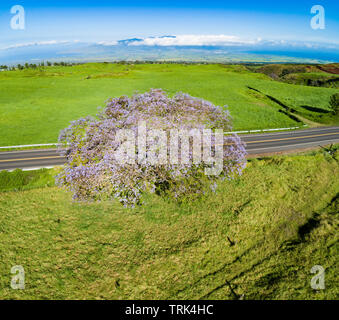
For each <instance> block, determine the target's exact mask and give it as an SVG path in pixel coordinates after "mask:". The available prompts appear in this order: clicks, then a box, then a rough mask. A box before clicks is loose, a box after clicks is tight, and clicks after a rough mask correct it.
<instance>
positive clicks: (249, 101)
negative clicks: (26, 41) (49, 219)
mask: <svg viewBox="0 0 339 320" xmlns="http://www.w3.org/2000/svg"><path fill="white" fill-rule="evenodd" d="M87 78H88V79H87ZM247 86H251V87H254V88H258V89H261V90H262V91H264V90H267V93H272V95H274V96H275V95H277V97H278V98H283V99H284V100H286V101H287V102H288V103H290V104H291V105H295V104H305V105H311V106H316V107H318V108H325V109H326V108H327V104H328V101H329V97H330V95H331V94H332V93H333V92H335V91H334V89H327V88H304V87H302V86H296V85H295V86H294V85H287V84H284V83H278V82H275V81H272V80H270V79H269V78H268V77H267V76H265V75H262V74H254V73H249V72H247V71H245V69H244V67H241V66H220V65H193V66H192V65H191V66H185V65H135V66H124V65H112V64H86V65H79V66H73V67H48V68H45V69H42V71H39V70H36V71H34V70H23V71H10V72H1V73H0V128H1V132H0V145H2V146H5V145H18V144H31V143H48V142H55V141H56V140H57V136H58V133H59V131H60V129H62V128H64V127H65V126H67V125H68V124H69V122H70V121H71V120H74V119H77V118H79V117H81V116H86V115H89V114H92V115H95V114H96V112H97V107H98V106H100V105H101V106H103V105H104V101H105V100H107V99H108V98H109V97H114V96H119V95H123V94H128V95H130V94H132V93H134V92H135V91H136V90H139V91H141V92H143V91H146V90H148V89H150V88H163V89H165V90H167V91H168V92H169V93H171V94H174V93H175V92H177V91H183V92H187V93H190V94H191V95H193V96H198V97H202V98H205V99H207V100H210V101H212V102H214V103H216V104H219V105H229V108H230V111H231V114H232V116H233V117H234V129H236V130H242V129H254V128H255V129H257V128H274V127H275V128H277V127H288V126H294V125H296V122H295V121H293V120H292V119H290V118H289V117H287V116H286V115H284V114H282V113H279V112H278V109H279V107H278V106H277V105H276V104H274V103H271V102H268V101H263V100H261V99H258V98H257V97H253V96H252V95H250V94H249V90H248V89H247Z"/></svg>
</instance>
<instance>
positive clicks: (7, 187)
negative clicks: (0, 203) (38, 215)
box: [0, 168, 58, 192]
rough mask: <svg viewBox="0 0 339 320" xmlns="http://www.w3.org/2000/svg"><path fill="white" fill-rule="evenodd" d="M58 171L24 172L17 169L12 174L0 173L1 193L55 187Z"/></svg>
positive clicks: (4, 171)
mask: <svg viewBox="0 0 339 320" xmlns="http://www.w3.org/2000/svg"><path fill="white" fill-rule="evenodd" d="M57 172H58V169H57V168H55V169H40V170H33V171H22V170H20V169H16V170H14V171H12V172H8V171H6V170H3V171H0V192H4V191H19V190H20V191H21V190H29V189H35V188H43V187H51V186H54V181H55V179H54V177H55V176H56V175H57Z"/></svg>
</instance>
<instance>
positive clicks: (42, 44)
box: [1, 40, 78, 50]
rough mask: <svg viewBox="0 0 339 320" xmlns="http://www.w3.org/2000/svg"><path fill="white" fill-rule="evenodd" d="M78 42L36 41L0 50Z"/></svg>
mask: <svg viewBox="0 0 339 320" xmlns="http://www.w3.org/2000/svg"><path fill="white" fill-rule="evenodd" d="M73 42H78V41H77V40H75V41H57V40H49V41H36V42H26V43H17V44H13V45H10V46H7V47H3V48H1V49H2V50H8V49H17V48H24V47H33V46H45V45H54V44H68V43H73Z"/></svg>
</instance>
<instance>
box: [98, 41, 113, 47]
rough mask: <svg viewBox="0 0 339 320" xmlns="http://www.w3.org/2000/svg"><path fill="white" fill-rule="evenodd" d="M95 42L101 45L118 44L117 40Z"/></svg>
mask: <svg viewBox="0 0 339 320" xmlns="http://www.w3.org/2000/svg"><path fill="white" fill-rule="evenodd" d="M96 44H99V45H102V46H115V45H117V44H118V41H100V42H97V43H96Z"/></svg>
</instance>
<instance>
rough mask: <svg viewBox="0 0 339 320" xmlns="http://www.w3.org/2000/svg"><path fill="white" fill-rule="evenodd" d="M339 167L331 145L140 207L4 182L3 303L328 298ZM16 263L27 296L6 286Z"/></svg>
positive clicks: (255, 163)
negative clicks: (195, 195) (185, 199)
mask: <svg viewBox="0 0 339 320" xmlns="http://www.w3.org/2000/svg"><path fill="white" fill-rule="evenodd" d="M338 161H339V154H338V150H337V151H335V148H332V149H331V150H328V151H324V150H321V151H318V152H312V153H307V154H301V155H290V156H277V157H269V158H262V159H252V160H251V161H250V162H249V163H248V166H247V168H246V169H245V171H244V174H243V175H242V176H241V177H240V178H238V179H236V180H234V181H225V182H223V183H221V184H220V185H219V187H218V189H217V193H216V194H213V193H211V194H208V195H206V197H204V198H203V199H201V201H196V202H191V203H185V204H183V205H178V204H175V203H173V202H170V201H166V200H164V199H162V198H160V197H157V196H155V195H154V196H149V197H148V198H147V201H146V204H145V205H144V206H142V207H138V208H136V209H124V208H122V207H121V206H120V205H119V204H117V203H112V202H101V203H85V204H79V203H72V201H71V195H70V194H68V193H66V192H65V191H64V190H62V189H59V188H56V187H44V186H45V179H41V180H40V183H36V184H35V185H34V186H35V187H36V188H35V189H31V190H26V191H10V190H13V189H20V184H21V183H22V182H20V181H19V180H17V183H18V184H19V185H17V186H15V185H14V183H13V179H14V178H13V179H12V180H11V178H10V177H9V176H10V175H13V176H17V175H18V173H7V175H9V176H7V181H8V182H7V183H3V185H2V187H1V188H2V190H7V191H6V192H0V256H1V264H0V298H1V299H19V298H20V299H23V298H25V299H85V298H87V299H155V298H157V299H335V298H337V297H338V295H339V291H338V285H337V284H338V276H337V273H338V272H337V271H338V268H337V257H338V249H339V246H338V212H339V193H338V192H339V179H338V177H339V165H338ZM48 172H49V173H50V175H54V174H55V173H54V172H53V171H47V172H46V171H42V172H41V173H42V175H43V176H45V177H47V176H48ZM34 175H39V171H37V172H36V173H35V174H34ZM33 180H34V179H33ZM47 180H48V179H47ZM11 181H12V182H11ZM35 181H37V179H36V180H35ZM6 184H7V185H8V186H7V187H6ZM26 186H27V187H29V182H27V181H26ZM31 187H33V186H32V185H31ZM14 265H22V266H23V267H24V269H25V272H26V288H25V290H12V289H11V288H10V285H9V284H10V279H11V274H10V270H11V267H12V266H14ZM314 265H321V266H323V267H324V268H325V275H326V276H325V285H326V288H325V290H319V291H315V290H313V289H312V288H311V286H310V280H311V278H312V277H313V276H314V274H311V273H310V269H311V268H312V266H314Z"/></svg>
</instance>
